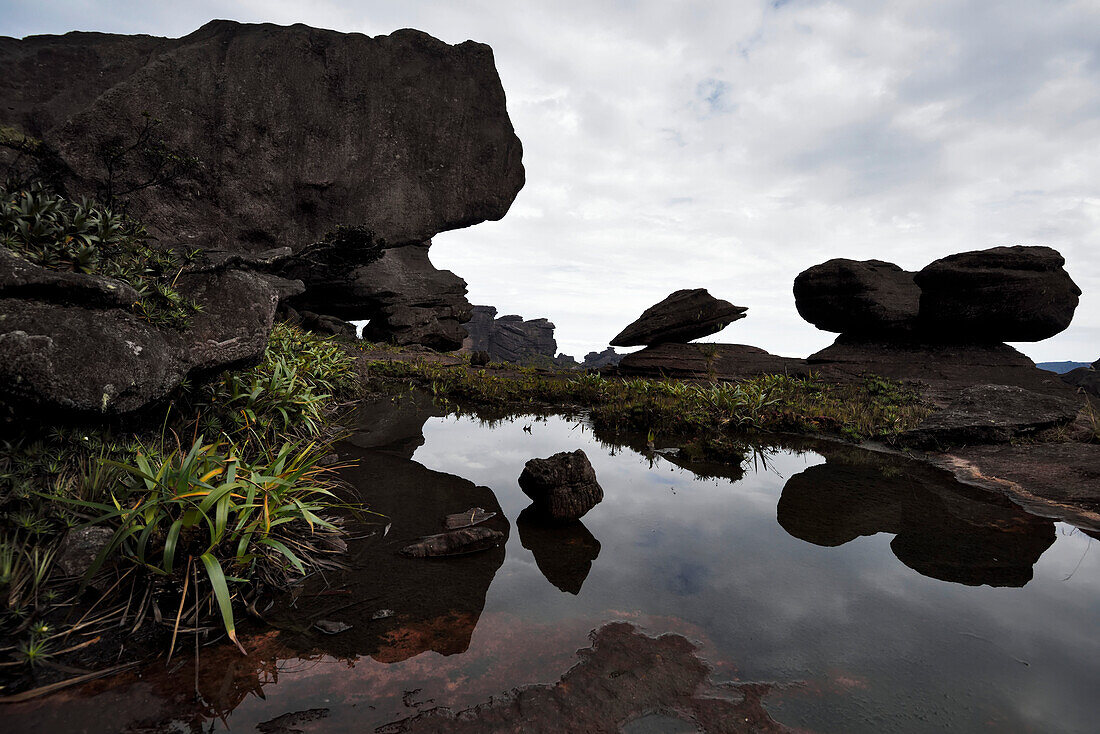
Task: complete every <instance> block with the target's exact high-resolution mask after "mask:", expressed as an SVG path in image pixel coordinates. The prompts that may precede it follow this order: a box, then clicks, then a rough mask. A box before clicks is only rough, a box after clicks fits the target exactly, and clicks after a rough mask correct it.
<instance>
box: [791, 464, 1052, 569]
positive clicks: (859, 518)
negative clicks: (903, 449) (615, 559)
mask: <svg viewBox="0 0 1100 734" xmlns="http://www.w3.org/2000/svg"><path fill="white" fill-rule="evenodd" d="M776 512H777V517H778V520H779V524H780V525H781V526H782V527H783V529H784V530H786V531H787V532H788V533H790V534H791V535H793V536H794V537H796V538H799V539H801V540H805V541H807V542H809V543H814V544H815V545H822V546H829V547H833V546H839V545H843V544H845V543H848V542H850V541H852V540H854V539H855V538H857V537H860V536H863V535H874V534H876V533H893V534H895V536H896V537H895V538H894V539H893V541H892V542H891V543H890V549H891V550H892V551H893V552H894V555H895V556H897V558H898V560H900V561H901V562H902V563H904V564H905V565H906V566H908V567H910V568H912V569H913V570H914V571H917V572H918V573H920V574H923V575H925V576H929V577H931V578H935V579H940V580H941V581H951V582H954V583H961V584H967V585H970V586H978V585H983V584H984V585H988V586H1023V585H1025V584H1027V583H1028V582H1029V581H1030V580H1031V578H1032V568H1033V567H1034V565H1035V563H1036V561H1038V560H1039V557H1040V556H1041V555H1042V554H1043V552H1044V551H1045V550H1046V549H1047V548H1049V547H1050V545H1051V544H1052V543H1053V542H1054V539H1055V533H1054V524H1053V523H1052V522H1051V521H1049V520H1043V519H1041V518H1038V517H1035V516H1034V515H1030V514H1028V513H1026V512H1024V511H1023V510H1021V509H1020V508H1019V507H1017V506H1016V505H1014V504H1013V503H1012V502H1010V501H1009V500H1008V499H1005V498H1003V497H999V496H996V495H992V494H990V493H988V492H984V491H982V490H977V489H973V490H968V488H966V487H964V486H963V485H960V484H958V483H957V482H955V481H954V480H953V478H952V477H951V476H950V475H949V474H948V473H946V472H942V471H938V470H934V469H931V468H929V467H926V466H922V465H920V464H917V463H913V464H912V465H911V466H910V467H909V468H908V469H907V470H905V471H904V472H899V471H897V470H896V467H894V466H892V465H890V464H888V463H886V462H882V463H876V462H874V461H873V460H872V461H866V462H864V463H860V464H850V463H838V462H835V461H828V462H827V463H825V464H820V465H818V466H812V467H810V468H809V469H806V470H805V471H803V472H801V473H799V474H796V475H794V476H793V477H791V478H790V479H789V480H788V481H787V483H786V485H785V486H784V487H783V494H782V496H781V497H780V498H779V504H778V507H777V510H776Z"/></svg>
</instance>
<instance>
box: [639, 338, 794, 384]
mask: <svg viewBox="0 0 1100 734" xmlns="http://www.w3.org/2000/svg"><path fill="white" fill-rule="evenodd" d="M619 370H620V371H621V372H622V373H623V374H627V375H643V376H647V377H672V378H707V377H715V378H717V379H720V380H740V379H745V378H747V377H755V376H756V375H761V374H789V375H798V376H804V375H807V374H809V368H808V367H807V366H806V363H805V361H804V360H801V359H792V358H790V357H778V356H776V355H774V354H770V353H768V352H766V351H764V350H763V349H760V348H759V347H750V346H748V345H745V344H658V345H656V346H653V347H646V348H645V349H642V350H640V351H637V352H633V353H631V354H626V355H623V358H622V359H621V360H620V361H619Z"/></svg>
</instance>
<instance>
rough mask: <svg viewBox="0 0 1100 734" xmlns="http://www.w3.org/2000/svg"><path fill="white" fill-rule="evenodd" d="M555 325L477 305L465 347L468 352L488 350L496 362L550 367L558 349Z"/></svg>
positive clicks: (464, 343)
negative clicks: (503, 313)
mask: <svg viewBox="0 0 1100 734" xmlns="http://www.w3.org/2000/svg"><path fill="white" fill-rule="evenodd" d="M554 328H555V326H554V324H553V322H551V321H549V320H548V319H528V320H524V318H523V317H522V316H517V315H514V314H510V315H507V316H500V317H497V309H496V308H495V307H493V306H474V307H473V310H472V311H471V318H470V321H469V323H467V324H466V331H467V332H468V333H469V337H468V338H467V339H466V341H465V342H463V345H462V347H463V349H464V350H465V351H469V352H488V354H489V359H491V360H492V361H494V362H511V363H513V364H538V365H541V366H549V365H551V364H553V363H554V355H555V353H556V352H557V350H558V343H557V342H556V341H555V340H554Z"/></svg>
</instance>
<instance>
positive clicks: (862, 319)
mask: <svg viewBox="0 0 1100 734" xmlns="http://www.w3.org/2000/svg"><path fill="white" fill-rule="evenodd" d="M913 276H914V273H911V272H908V271H906V270H902V269H901V268H900V267H898V266H897V265H895V264H894V263H889V262H883V261H882V260H864V261H858V260H846V259H843V258H837V259H834V260H829V261H827V262H824V263H822V264H820V265H815V266H813V267H812V268H809V269H808V270H805V271H803V272H802V273H799V275H798V277H796V278H795V280H794V302H795V307H796V308H797V309H798V313H799V315H800V316H801V317H802V318H803V319H805V320H806V321H809V322H810V323H811V324H813V325H814V326H816V327H817V328H819V329H821V330H823V331H835V332H838V333H849V334H881V333H891V332H901V333H904V332H908V331H910V330H912V329H913V327H914V325H915V322H916V318H917V309H918V308H919V305H920V288H919V287H918V286H917V284H916V283H915V282H914V280H913Z"/></svg>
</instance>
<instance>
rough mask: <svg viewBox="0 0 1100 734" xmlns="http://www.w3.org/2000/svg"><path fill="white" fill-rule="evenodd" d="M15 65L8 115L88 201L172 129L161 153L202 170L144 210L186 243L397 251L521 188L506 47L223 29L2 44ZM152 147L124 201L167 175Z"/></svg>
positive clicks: (136, 199) (500, 210) (6, 92)
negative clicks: (121, 158) (497, 60)
mask: <svg viewBox="0 0 1100 734" xmlns="http://www.w3.org/2000/svg"><path fill="white" fill-rule="evenodd" d="M0 61H2V63H3V66H4V68H5V69H6V70H7V71H6V73H5V74H4V78H3V79H2V80H0V96H2V97H3V99H4V100H5V105H4V109H3V110H0V120H2V121H3V123H4V124H6V125H11V126H15V127H17V128H19V129H20V130H22V131H23V132H25V133H27V134H29V135H33V136H34V137H36V138H41V139H44V140H46V141H47V142H49V143H51V144H52V145H54V146H56V147H57V148H58V150H59V152H60V154H61V157H62V159H63V160H64V162H65V163H66V164H67V165H68V166H69V167H70V168H71V170H72V183H73V185H74V186H76V187H78V188H81V189H83V190H88V191H92V190H95V189H97V188H100V187H103V186H105V185H107V183H108V182H107V181H105V178H106V176H107V170H106V167H107V166H106V162H105V156H106V154H107V153H108V152H110V151H111V150H112V149H113V148H116V147H117V145H118V144H119V143H122V144H126V143H130V142H133V141H137V140H138V139H139V138H140V137H141V135H142V133H143V131H145V130H146V126H147V124H148V121H149V119H150V118H153V119H159V120H162V121H163V123H162V124H160V125H157V126H155V128H154V130H153V131H152V133H153V135H154V137H155V142H156V143H157V145H163V147H165V148H166V149H168V150H178V151H183V152H185V153H186V154H187V155H189V156H194V157H196V158H198V159H199V161H200V162H201V165H199V166H197V167H196V168H194V169H193V170H188V171H186V172H184V173H183V175H181V176H180V177H178V178H177V179H176V180H175V181H173V182H172V183H173V185H172V186H170V187H164V186H154V187H149V188H146V189H144V190H141V191H135V192H133V194H132V197H131V199H132V202H133V204H132V205H133V207H134V209H135V210H137V211H140V212H142V213H143V216H144V218H145V219H146V220H147V222H148V223H149V224H150V226H151V227H152V228H153V230H154V231H155V232H156V233H158V234H160V235H162V236H163V237H166V238H170V239H171V240H173V241H184V242H187V243H189V244H193V245H196V246H201V247H221V248H224V249H231V250H245V251H254V250H257V249H263V248H264V247H271V246H272V245H274V244H280V245H288V246H290V247H292V248H295V249H297V248H300V247H302V246H305V245H307V244H309V243H312V242H317V241H319V240H320V239H321V238H322V237H323V236H324V235H325V234H327V233H328V232H329V231H331V230H332V229H333V228H334V227H335V226H336V225H337V224H367V225H368V226H370V227H371V228H372V229H373V230H374V231H375V233H376V235H377V236H378V237H380V238H382V239H384V240H385V241H386V243H387V244H388V245H390V246H400V245H406V244H411V243H415V242H423V241H425V240H428V239H429V238H431V237H432V236H433V235H435V234H437V233H438V232H442V231H444V230H448V229H455V228H459V227H466V226H469V225H471V224H476V223H478V222H481V221H485V220H487V219H499V218H501V217H502V216H504V214H505V212H507V211H508V207H509V206H510V205H511V203H512V200H513V199H514V198H515V196H516V193H517V192H518V191H519V189H520V188H521V187H522V186H523V179H524V176H523V166H522V164H521V162H520V158H521V154H522V149H521V146H520V142H519V139H518V138H517V137H516V136H515V133H514V132H513V130H512V125H511V122H510V121H509V119H508V114H507V111H506V109H505V99H504V90H503V88H502V87H501V84H500V79H499V78H498V76H497V73H496V69H495V67H494V62H493V53H492V50H491V49H490V48H489V47H488V46H485V45H483V44H479V43H475V42H473V41H467V42H465V43H462V44H459V45H456V46H451V45H449V44H446V43H444V42H442V41H439V40H437V39H435V38H432V37H431V36H429V35H427V34H425V33H421V32H420V31H415V30H401V31H397V32H395V33H392V34H390V35H388V36H378V37H375V38H371V37H368V36H364V35H360V34H357V33H348V34H345V33H337V32H335V31H327V30H320V29H316V28H309V27H307V26H304V25H295V26H290V27H281V26H275V25H269V24H264V25H244V24H240V23H234V22H231V21H222V20H218V21H211V22H210V23H207V24H206V25H204V26H203V27H202V28H200V29H199V30H197V31H195V32H194V33H192V34H190V35H188V36H184V37H183V38H179V39H169V38H150V37H138V38H133V37H126V36H114V35H107V34H99V33H72V34H67V35H64V36H32V37H29V38H27V39H25V40H23V41H17V40H14V39H3V43H0ZM140 152H141V151H135V153H134V156H133V160H130V161H127V163H128V170H127V171H126V172H125V175H124V177H123V179H122V180H116V181H112V182H110V183H111V184H112V186H113V187H114V189H115V193H119V192H120V191H122V190H123V189H124V188H128V187H129V185H130V184H131V183H132V182H136V181H145V180H148V179H149V178H153V177H154V174H155V170H154V169H155V167H156V166H157V165H158V164H159V163H161V161H159V160H156V159H149V158H147V157H145V156H142V155H139V154H138V153H140ZM184 202H186V205H183V204H184Z"/></svg>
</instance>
